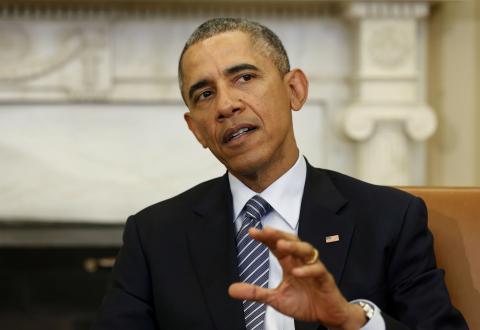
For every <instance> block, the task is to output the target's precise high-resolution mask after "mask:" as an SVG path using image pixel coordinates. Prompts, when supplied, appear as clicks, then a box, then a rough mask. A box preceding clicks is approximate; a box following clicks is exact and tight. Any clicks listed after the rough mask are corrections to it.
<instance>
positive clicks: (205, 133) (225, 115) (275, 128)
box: [182, 31, 298, 176]
mask: <svg viewBox="0 0 480 330" xmlns="http://www.w3.org/2000/svg"><path fill="white" fill-rule="evenodd" d="M182 71H183V90H182V93H183V95H184V97H185V100H186V103H187V106H188V108H189V110H190V111H189V112H188V113H186V114H185V119H186V121H187V123H188V125H189V128H190V129H191V131H192V132H193V133H194V134H195V136H196V138H197V139H198V140H199V142H200V143H201V144H202V145H203V146H204V147H205V148H209V149H210V151H211V152H212V153H213V154H214V155H215V157H217V158H218V159H219V160H220V161H221V162H222V163H223V164H224V165H225V166H226V167H227V168H228V169H229V170H230V171H231V172H232V173H233V174H235V175H239V176H242V175H243V176H250V175H255V174H258V172H259V171H262V170H269V169H271V166H279V165H280V164H282V162H283V163H285V162H289V163H290V164H293V163H292V157H294V158H295V159H293V162H294V161H295V160H296V157H298V151H297V146H296V143H295V138H294V134H293V128H292V117H291V110H290V109H291V94H292V93H291V88H290V86H289V83H288V82H287V81H286V77H282V76H281V74H280V72H279V71H278V69H277V68H276V67H275V65H274V64H273V62H272V61H271V60H270V59H269V58H267V57H266V56H265V55H263V52H261V51H258V50H256V49H254V47H253V46H252V42H251V41H250V37H249V36H248V35H247V34H246V33H243V32H240V31H233V32H226V33H222V34H219V35H216V36H214V37H211V38H209V39H206V40H203V41H201V42H198V43H196V44H194V45H193V46H191V47H190V48H189V49H188V50H187V51H186V52H185V54H184V57H183V60H182ZM287 75H288V74H287ZM287 75H286V76H287Z"/></svg>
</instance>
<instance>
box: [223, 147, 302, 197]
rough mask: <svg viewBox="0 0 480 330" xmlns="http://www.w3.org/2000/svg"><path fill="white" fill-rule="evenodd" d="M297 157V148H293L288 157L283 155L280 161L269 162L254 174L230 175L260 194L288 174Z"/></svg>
mask: <svg viewBox="0 0 480 330" xmlns="http://www.w3.org/2000/svg"><path fill="white" fill-rule="evenodd" d="M298 156H299V151H298V148H295V149H294V150H293V152H292V153H291V154H290V155H284V157H282V160H281V161H279V160H278V159H276V160H270V162H269V163H268V164H266V165H265V166H263V167H262V168H261V169H258V170H257V171H255V173H250V174H240V173H234V172H232V174H233V175H234V176H235V177H236V178H237V179H239V180H240V181H241V182H242V183H243V184H244V185H246V186H247V187H248V188H250V189H252V190H253V191H255V192H257V193H261V192H262V191H264V190H265V189H267V188H268V187H269V186H270V185H271V184H272V183H274V182H275V181H276V180H277V179H278V178H280V177H281V176H282V175H284V174H285V173H286V172H288V170H289V169H291V168H292V167H293V165H295V163H296V162H297V160H298Z"/></svg>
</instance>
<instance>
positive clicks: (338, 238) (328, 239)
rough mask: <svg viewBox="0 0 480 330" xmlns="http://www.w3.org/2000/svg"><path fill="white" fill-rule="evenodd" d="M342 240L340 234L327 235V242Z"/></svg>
mask: <svg viewBox="0 0 480 330" xmlns="http://www.w3.org/2000/svg"><path fill="white" fill-rule="evenodd" d="M339 240H340V235H331V236H326V237H325V243H327V244H328V243H333V242H338V241H339Z"/></svg>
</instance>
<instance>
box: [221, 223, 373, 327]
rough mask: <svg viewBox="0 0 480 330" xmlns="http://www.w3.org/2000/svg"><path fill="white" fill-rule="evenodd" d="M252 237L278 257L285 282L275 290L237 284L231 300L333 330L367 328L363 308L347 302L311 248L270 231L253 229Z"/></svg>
mask: <svg viewBox="0 0 480 330" xmlns="http://www.w3.org/2000/svg"><path fill="white" fill-rule="evenodd" d="M249 234H250V235H251V236H252V237H253V238H254V239H256V240H258V241H260V242H262V243H263V244H265V245H267V246H268V248H269V249H270V250H271V251H272V253H273V254H274V255H275V256H276V257H277V259H278V261H279V262H280V265H281V267H282V269H283V279H282V282H281V283H280V285H279V286H278V287H277V288H274V289H267V288H261V287H258V286H255V285H251V284H248V283H234V284H232V285H231V286H230V288H229V294H230V296H232V297H233V298H237V299H241V300H255V301H259V302H262V303H265V304H268V305H271V306H272V307H273V308H275V309H276V310H278V311H279V312H281V313H283V314H285V315H289V316H291V317H293V318H295V319H298V320H303V321H310V322H320V323H322V324H324V325H325V326H327V327H328V328H329V329H332V330H333V329H359V328H360V327H361V326H363V325H364V324H365V322H366V318H365V314H364V312H363V310H362V309H361V307H360V306H358V305H353V304H349V303H348V302H347V301H346V299H345V298H344V297H343V295H342V294H341V292H340V290H339V289H338V287H337V285H336V283H335V280H334V278H333V276H332V275H331V274H330V273H329V272H328V270H327V269H326V268H325V266H324V265H323V263H322V262H321V261H320V260H319V258H318V257H319V256H318V251H317V250H316V249H315V248H314V247H313V246H312V245H310V244H309V243H307V242H303V241H301V240H300V239H299V238H298V237H297V236H296V235H293V234H289V233H285V232H282V231H279V230H275V229H272V228H268V227H266V228H264V229H263V230H257V229H254V228H252V229H250V231H249ZM320 257H321V256H320Z"/></svg>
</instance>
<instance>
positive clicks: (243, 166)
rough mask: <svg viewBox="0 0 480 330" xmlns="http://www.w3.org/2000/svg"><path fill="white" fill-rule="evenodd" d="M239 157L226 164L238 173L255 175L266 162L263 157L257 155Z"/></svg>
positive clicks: (232, 171) (231, 170) (233, 172)
mask: <svg viewBox="0 0 480 330" xmlns="http://www.w3.org/2000/svg"><path fill="white" fill-rule="evenodd" d="M238 158H239V159H235V160H231V161H229V162H228V164H225V166H226V167H227V169H228V170H229V171H230V172H231V173H232V174H236V175H242V176H254V175H256V174H257V172H258V170H259V169H260V168H262V166H263V165H264V164H265V162H264V161H263V157H261V156H260V155H255V157H248V156H244V157H238Z"/></svg>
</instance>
